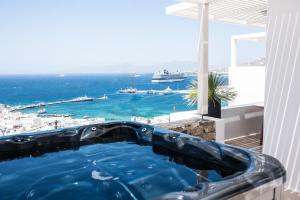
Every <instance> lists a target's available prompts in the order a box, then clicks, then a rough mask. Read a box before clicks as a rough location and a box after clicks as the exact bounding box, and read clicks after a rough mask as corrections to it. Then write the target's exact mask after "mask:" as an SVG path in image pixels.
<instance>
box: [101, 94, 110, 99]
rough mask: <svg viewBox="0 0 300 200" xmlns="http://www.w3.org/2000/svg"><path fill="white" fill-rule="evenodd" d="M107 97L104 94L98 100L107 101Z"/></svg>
mask: <svg viewBox="0 0 300 200" xmlns="http://www.w3.org/2000/svg"><path fill="white" fill-rule="evenodd" d="M107 99H108V97H107V96H106V94H104V95H103V97H100V98H99V100H107Z"/></svg>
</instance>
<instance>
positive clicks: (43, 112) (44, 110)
mask: <svg viewBox="0 0 300 200" xmlns="http://www.w3.org/2000/svg"><path fill="white" fill-rule="evenodd" d="M46 112H47V111H46V109H45V108H43V109H40V110H38V112H37V113H38V114H45V113H46Z"/></svg>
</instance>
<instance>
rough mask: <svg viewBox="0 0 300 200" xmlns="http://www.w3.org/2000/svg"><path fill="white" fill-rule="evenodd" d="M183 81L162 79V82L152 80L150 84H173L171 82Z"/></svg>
mask: <svg viewBox="0 0 300 200" xmlns="http://www.w3.org/2000/svg"><path fill="white" fill-rule="evenodd" d="M180 81H184V79H164V80H163V79H162V80H155V79H154V80H152V81H151V82H152V83H173V82H180Z"/></svg>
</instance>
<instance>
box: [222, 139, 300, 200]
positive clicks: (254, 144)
mask: <svg viewBox="0 0 300 200" xmlns="http://www.w3.org/2000/svg"><path fill="white" fill-rule="evenodd" d="M260 140H261V134H260V133H254V134H251V135H247V136H242V137H238V138H233V139H230V140H226V141H225V143H226V144H229V145H233V146H238V147H242V148H246V149H251V150H253V151H256V152H259V153H261V152H262V146H261V145H260ZM283 199H284V200H300V193H297V192H291V191H289V190H284V191H283Z"/></svg>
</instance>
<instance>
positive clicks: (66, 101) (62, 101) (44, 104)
mask: <svg viewBox="0 0 300 200" xmlns="http://www.w3.org/2000/svg"><path fill="white" fill-rule="evenodd" d="M95 100H108V97H107V96H106V95H104V96H103V97H100V98H94V97H78V98H74V99H70V100H61V101H53V102H42V103H37V104H29V105H24V106H13V107H11V109H10V110H11V111H20V110H26V109H31V108H40V107H44V106H51V105H57V104H64V103H78V102H86V101H95Z"/></svg>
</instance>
